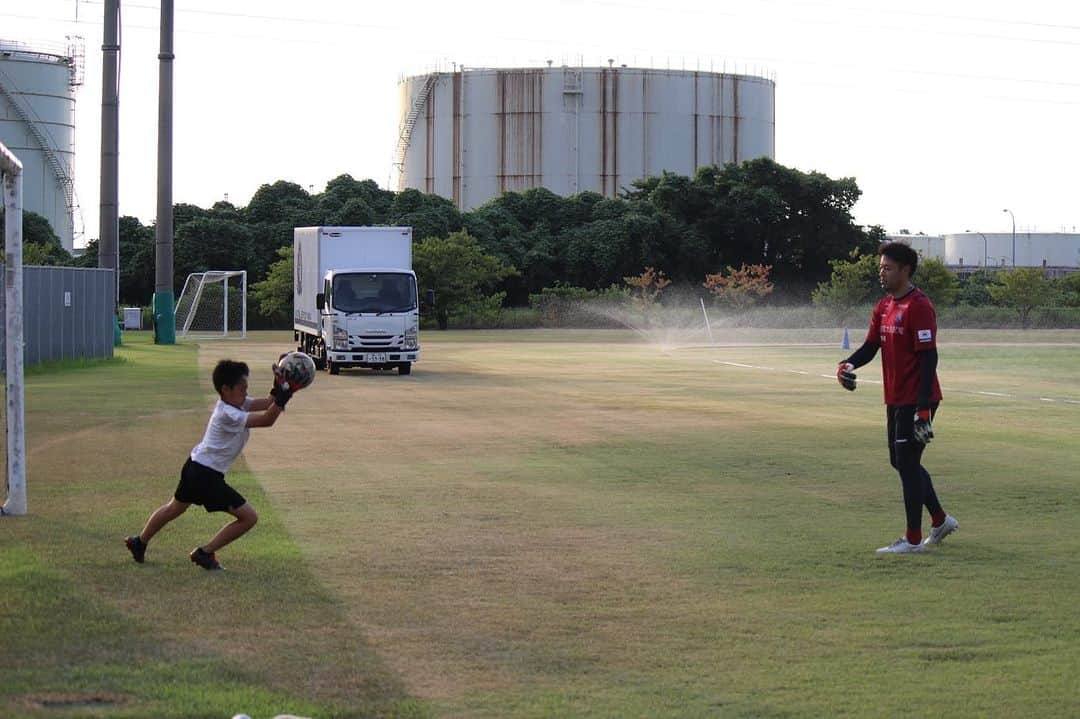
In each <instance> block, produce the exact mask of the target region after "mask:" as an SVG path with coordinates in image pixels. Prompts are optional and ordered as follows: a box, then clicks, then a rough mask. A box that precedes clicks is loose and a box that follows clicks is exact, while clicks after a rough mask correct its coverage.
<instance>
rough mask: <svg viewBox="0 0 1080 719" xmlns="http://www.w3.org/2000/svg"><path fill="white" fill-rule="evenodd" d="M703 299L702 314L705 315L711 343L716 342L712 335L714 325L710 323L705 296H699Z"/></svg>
mask: <svg viewBox="0 0 1080 719" xmlns="http://www.w3.org/2000/svg"><path fill="white" fill-rule="evenodd" d="M698 299H699V300H701V314H703V315H705V329H706V330H707V331H708V333H709V344H716V340H714V339H713V336H712V325H710V324H709V313H708V312H706V311H705V298H704V297H698Z"/></svg>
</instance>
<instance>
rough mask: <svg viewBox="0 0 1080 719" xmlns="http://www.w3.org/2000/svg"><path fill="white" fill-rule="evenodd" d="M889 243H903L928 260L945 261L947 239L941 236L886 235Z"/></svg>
mask: <svg viewBox="0 0 1080 719" xmlns="http://www.w3.org/2000/svg"><path fill="white" fill-rule="evenodd" d="M885 239H886V240H888V241H889V242H903V243H904V244H905V245H907V246H909V247H911V248H912V249H913V250H915V251H916V252H918V253H919V255H920V256H922V257H925V258H926V259H934V260H941V261H942V262H944V261H945V238H944V237H942V236H940V235H886V236H885Z"/></svg>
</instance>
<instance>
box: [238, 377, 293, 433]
mask: <svg viewBox="0 0 1080 719" xmlns="http://www.w3.org/2000/svg"><path fill="white" fill-rule="evenodd" d="M292 395H293V393H292V390H291V389H288V387H281V386H280V385H278V383H277V381H276V380H275V382H274V387H273V389H271V390H270V396H269V397H267V398H265V399H252V400H248V409H250V410H255V411H252V412H249V413H248V417H247V422H246V423H245V425H244V426H245V427H272V426H274V422H277V418H278V417H280V416H281V413H282V412H284V411H285V405H286V404H288V403H289V400H290V399H292ZM260 410H261V411H260Z"/></svg>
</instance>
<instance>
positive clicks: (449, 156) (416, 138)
mask: <svg viewBox="0 0 1080 719" xmlns="http://www.w3.org/2000/svg"><path fill="white" fill-rule="evenodd" d="M775 90H776V85H775V83H774V81H773V80H771V79H769V78H764V77H756V76H750V75H735V74H730V73H716V72H700V71H689V70H656V69H643V68H626V67H614V66H613V67H607V68H596V67H593V68H582V67H547V68H533V69H522V68H517V69H476V70H458V71H456V72H446V73H432V74H428V75H419V76H414V77H409V78H405V79H404V80H403V81H402V83H401V86H400V102H401V116H400V124H399V129H400V138H399V143H398V156H397V166H398V170H399V182H398V189H404V188H415V189H418V190H421V191H424V192H432V193H436V194H439V195H442V196H443V197H446V198H449V199H452V200H453V201H454V204H455V205H457V207H459V208H460V209H463V210H468V209H472V208H474V207H476V206H478V205H481V204H483V203H484V202H486V201H488V200H489V199H491V198H492V197H496V196H498V195H499V194H500V193H502V192H505V191H511V190H513V191H520V190H525V189H528V188H532V187H546V188H548V189H549V190H551V191H552V192H555V193H557V194H560V195H572V194H576V193H578V192H583V191H585V190H592V191H595V192H599V193H601V194H603V195H605V196H608V197H613V196H615V195H616V194H617V193H618V192H619V191H620V190H621V189H623V188H625V187H628V186H629V185H630V183H631V182H632V181H633V180H636V179H639V178H642V177H645V176H650V175H659V174H660V173H661V172H662V171H664V170H669V171H671V172H676V173H679V174H683V175H692V174H693V173H694V172H695V170H696V169H697V168H698V167H701V166H704V165H717V164H724V163H727V162H742V161H744V160H750V159H753V158H757V157H769V158H772V157H774V155H775V144H776V143H775V134H776V112H775Z"/></svg>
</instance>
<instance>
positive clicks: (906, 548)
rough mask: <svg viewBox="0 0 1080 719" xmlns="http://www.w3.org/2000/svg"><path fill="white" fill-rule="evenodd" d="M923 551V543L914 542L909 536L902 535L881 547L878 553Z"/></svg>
mask: <svg viewBox="0 0 1080 719" xmlns="http://www.w3.org/2000/svg"><path fill="white" fill-rule="evenodd" d="M921 551H923V545H921V544H912V543H911V542H909V541H908V540H907V537H900V539H897V540H896V541H895V542H893V543H892V544H890V545H889V546H887V547H881V548H880V549H878V550H877V553H878V554H907V553H908V552H921Z"/></svg>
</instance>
